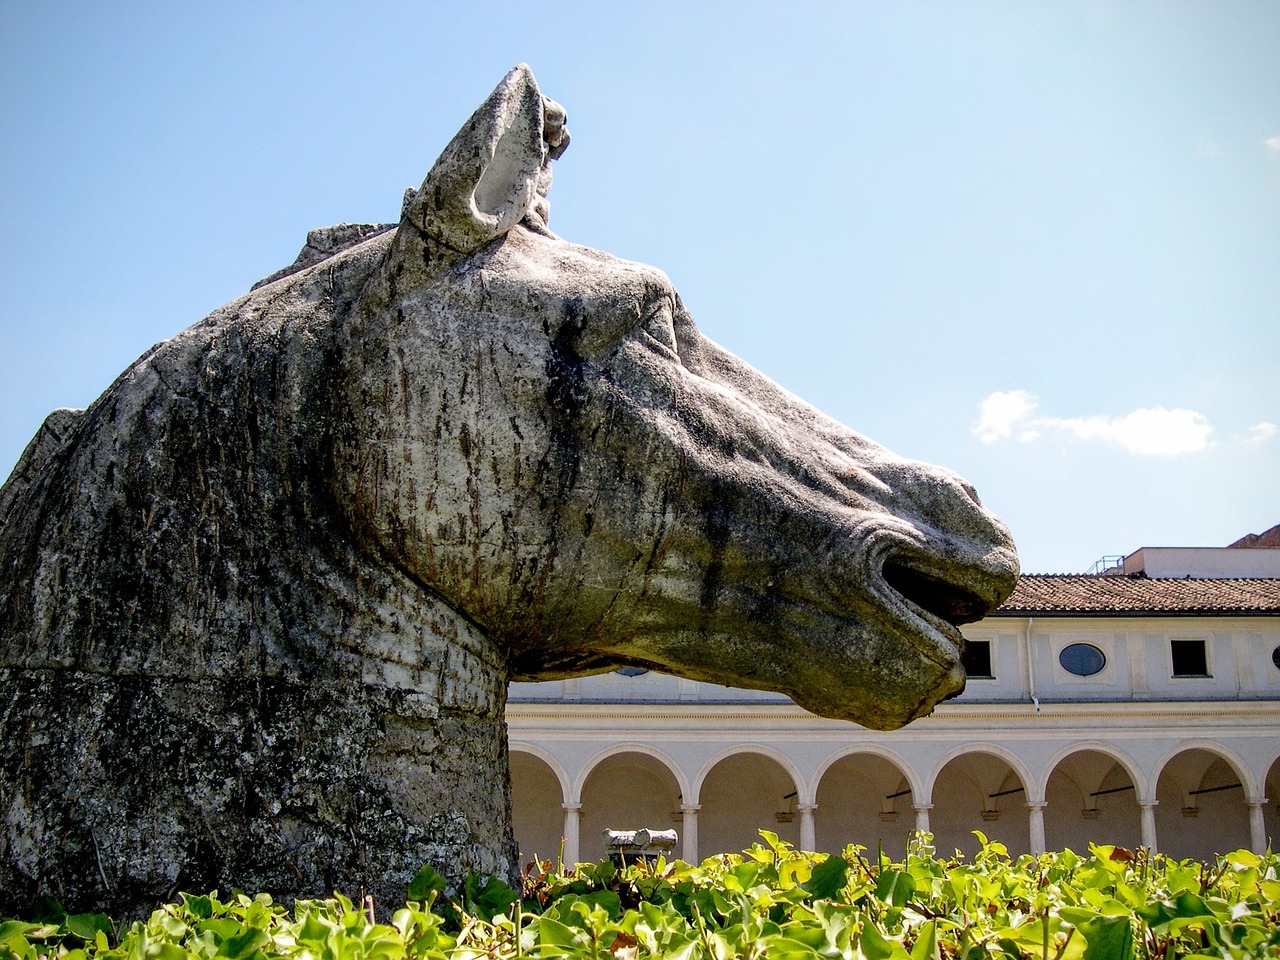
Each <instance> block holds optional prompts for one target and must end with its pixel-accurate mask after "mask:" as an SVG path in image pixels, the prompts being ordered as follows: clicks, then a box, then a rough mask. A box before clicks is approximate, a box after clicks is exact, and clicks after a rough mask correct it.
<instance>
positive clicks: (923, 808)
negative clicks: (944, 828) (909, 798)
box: [911, 803, 933, 833]
mask: <svg viewBox="0 0 1280 960" xmlns="http://www.w3.org/2000/svg"><path fill="white" fill-rule="evenodd" d="M911 807H912V809H913V810H915V812H916V832H917V833H928V832H929V811H930V810H932V809H933V804H932V803H913V804H912V805H911Z"/></svg>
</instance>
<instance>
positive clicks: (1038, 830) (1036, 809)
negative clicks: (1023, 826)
mask: <svg viewBox="0 0 1280 960" xmlns="http://www.w3.org/2000/svg"><path fill="white" fill-rule="evenodd" d="M1047 806H1048V804H1047V803H1045V802H1044V801H1043V800H1037V801H1028V802H1027V832H1028V834H1029V837H1030V840H1031V853H1032V854H1033V855H1035V856H1039V855H1040V854H1042V853H1044V850H1045V846H1044V808H1045V807H1047Z"/></svg>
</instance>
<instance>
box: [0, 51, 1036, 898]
mask: <svg viewBox="0 0 1280 960" xmlns="http://www.w3.org/2000/svg"><path fill="white" fill-rule="evenodd" d="M567 142H568V134H567V131H566V130H565V116H564V111H563V110H562V109H561V108H560V107H559V106H558V105H557V104H555V103H554V102H552V101H550V100H548V99H546V98H545V97H543V95H542V94H541V92H540V91H539V89H538V87H537V84H536V83H535V81H534V78H533V75H532V73H531V72H530V71H529V69H528V68H527V67H524V66H519V67H516V68H515V69H514V70H512V71H511V72H510V73H509V74H508V75H507V77H506V78H505V79H504V80H503V81H502V83H501V84H500V85H499V86H498V88H497V89H496V90H495V91H494V93H493V94H492V96H490V97H489V99H488V100H487V101H485V103H484V104H483V105H482V106H481V107H480V108H479V110H478V111H477V112H476V113H475V115H474V116H473V117H472V118H471V120H470V121H469V122H468V123H467V124H466V126H464V127H463V128H462V130H461V132H459V134H458V135H457V136H456V137H455V138H454V139H453V141H452V142H451V143H450V144H449V145H448V147H447V148H446V149H445V151H444V153H443V154H442V155H441V157H440V159H439V160H438V161H437V162H436V164H435V166H434V167H433V168H432V169H431V172H430V173H429V174H428V175H427V178H426V180H425V181H424V182H423V184H422V187H421V188H420V189H418V190H416V191H412V190H411V191H409V192H408V193H407V194H406V197H405V203H404V207H403V211H402V216H401V219H400V222H399V223H398V224H394V225H381V226H353V225H347V226H343V227H339V228H331V229H329V230H326V231H316V232H313V234H312V235H311V236H310V237H309V242H308V245H307V247H306V248H304V250H303V253H302V255H301V256H300V257H299V260H298V262H297V263H295V264H294V266H293V267H291V268H287V269H286V270H283V271H281V272H280V273H278V274H276V275H274V276H273V277H271V278H268V281H264V282H263V283H262V284H260V285H259V286H257V287H256V288H255V289H254V290H253V291H252V292H251V293H249V294H248V295H247V296H245V297H242V298H241V299H239V300H236V301H235V302H233V303H231V304H228V305H227V306H225V307H223V308H221V309H220V310H217V311H216V312H214V313H213V314H212V315H210V316H209V317H207V318H206V319H205V320H203V321H201V322H200V323H198V324H196V325H195V326H193V327H191V328H190V329H188V330H186V331H184V332H182V333H180V334H178V335H177V336H176V337H174V338H173V339H172V340H168V341H166V342H163V343H161V344H159V345H157V346H156V347H154V348H152V349H151V350H150V351H148V352H147V353H146V354H145V355H144V356H143V357H142V358H141V359H140V360H138V361H137V363H136V364H134V365H133V366H132V367H131V368H130V369H128V370H126V371H125V372H124V373H123V374H122V375H121V376H120V378H119V379H118V380H116V382H115V383H113V384H112V385H111V386H110V387H109V388H108V389H107V391H106V392H105V393H104V394H103V395H102V396H101V397H100V398H99V399H98V400H97V401H95V402H94V403H93V404H92V405H91V406H90V407H89V408H88V409H87V410H84V411H69V410H67V411H58V412H56V413H54V414H52V415H51V416H50V417H49V419H48V420H47V421H46V422H45V424H44V425H43V426H42V427H41V429H40V431H39V432H38V434H37V436H36V438H35V439H34V440H33V441H32V442H31V444H30V446H29V447H28V448H27V450H26V452H25V453H24V455H23V457H22V459H21V460H20V462H19V463H18V466H17V467H16V469H15V470H14V473H13V475H12V476H11V477H10V479H9V481H8V482H7V484H6V485H5V487H4V488H3V490H2V491H0V561H2V564H3V566H2V568H0V686H2V687H3V689H4V690H5V691H7V694H6V696H5V698H4V702H3V703H0V811H2V812H3V814H4V820H3V828H2V829H0V901H3V902H0V908H5V909H11V910H12V909H21V908H22V907H23V905H24V904H26V903H28V902H30V900H31V899H32V898H34V897H36V896H37V895H40V894H48V895H52V896H55V897H57V898H59V899H61V900H62V901H63V902H64V903H65V904H66V905H67V906H69V907H76V908H78V907H94V908H102V907H106V908H107V909H109V910H112V911H114V912H116V914H117V915H129V914H136V913H138V912H140V911H143V910H146V909H148V908H149V907H150V906H151V905H152V904H154V903H155V902H156V901H157V900H159V899H161V898H165V897H171V896H173V895H174V893H175V891H177V890H180V889H181V890H200V889H208V888H212V887H221V888H222V889H224V890H225V889H228V888H229V887H230V886H233V885H234V886H239V887H243V888H247V889H265V890H270V891H272V892H273V893H275V894H277V895H284V896H296V895H322V894H325V893H327V892H329V891H331V890H333V889H334V888H340V889H344V890H347V891H352V892H356V891H358V890H360V889H363V890H365V891H367V892H371V893H373V894H374V895H375V896H377V897H379V898H381V902H382V903H388V902H393V901H394V899H395V898H396V897H400V896H403V890H404V887H403V883H404V881H405V879H406V878H407V877H409V876H410V875H412V873H413V872H414V871H415V870H416V868H417V867H418V866H419V865H421V864H422V863H423V862H424V861H430V862H433V863H435V864H436V865H437V867H438V868H440V869H441V870H442V871H443V872H445V873H446V874H447V875H451V876H454V877H457V876H459V875H462V874H465V872H466V871H468V870H475V871H477V872H482V873H496V874H506V875H510V873H511V871H512V870H513V864H514V861H515V853H516V851H515V849H514V842H513V840H512V834H511V827H510V810H509V805H510V801H509V795H508V787H507V776H508V775H507V759H506V740H505V731H504V725H503V708H504V702H505V695H506V685H507V683H508V681H509V680H512V679H539V678H554V677H567V676H573V675H581V674H588V673H592V672H600V671H603V670H606V669H609V668H611V667H615V666H619V665H637V666H644V667H650V668H654V669H657V670H663V671H668V672H670V673H674V674H679V675H681V676H684V677H689V678H693V679H697V680H708V681H714V682H717V683H726V684H734V685H738V686H746V687H756V688H767V689H771V690H778V691H782V692H785V693H787V694H789V695H790V696H791V697H793V698H794V699H795V700H796V701H797V702H798V703H799V704H801V705H802V706H804V707H806V708H808V709H809V710H811V711H813V712H815V713H818V714H822V715H824V716H827V717H838V718H843V719H848V720H854V721H857V722H859V723H862V724H865V725H868V726H872V727H876V728H886V729H887V728H892V727H897V726H900V725H901V724H904V723H906V722H908V721H910V720H911V719H913V718H915V717H918V716H920V715H922V714H924V713H927V712H929V711H930V710H931V709H932V708H933V706H934V705H935V704H936V703H937V702H938V701H939V700H940V699H942V698H945V697H947V696H950V695H953V694H955V693H956V692H958V691H959V690H960V689H961V688H962V686H963V684H964V673H963V670H962V668H961V666H960V651H961V648H962V646H963V640H962V638H961V635H960V633H959V631H958V630H957V625H958V624H961V623H964V622H966V621H972V620H976V619H978V618H980V617H982V616H984V615H985V614H987V613H988V612H989V611H990V610H992V609H993V608H994V607H995V606H997V605H998V604H999V603H1000V602H1001V601H1002V600H1003V598H1004V597H1005V596H1006V595H1007V594H1008V593H1009V591H1010V590H1011V589H1012V588H1013V585H1014V581H1015V579H1016V576H1017V559H1016V554H1015V552H1014V547H1013V543H1012V541H1011V540H1010V538H1009V534H1008V533H1007V531H1006V530H1005V528H1004V526H1003V525H1002V524H1001V523H1000V522H999V521H998V520H996V519H995V518H994V517H993V516H992V515H991V514H990V513H988V512H987V511H986V510H985V509H983V507H982V506H981V504H980V503H979V501H978V498H977V496H976V495H975V493H974V491H973V489H972V488H971V487H970V486H969V485H968V484H966V483H965V482H964V481H963V480H961V479H959V478H958V477H956V476H954V475H952V474H951V473H948V472H947V471H945V470H942V469H939V468H937V467H932V466H927V465H925V464H923V463H919V462H916V461H912V460H905V459H901V458H899V457H897V456H895V455H893V454H892V453H890V452H888V451H887V450H885V449H883V448H882V447H879V446H877V445H876V444H874V443H872V442H870V441H869V440H867V439H865V438H863V437H861V436H859V435H858V434H856V433H854V432H853V431H851V430H849V429H847V428H845V427H843V426H841V425H840V424H838V423H836V422H834V421H832V420H830V419H828V418H827V417H825V416H823V415H822V414H821V413H819V412H818V411H816V410H814V409H812V408H811V407H809V406H807V405H806V404H804V403H803V402H801V401H800V400H799V399H797V398H796V397H794V396H792V395H791V394H789V393H787V392H786V391H785V390H783V389H781V388H780V387H778V386H777V385H775V384H774V383H772V382H770V381H769V380H768V379H766V378H765V377H764V376H762V375H761V374H759V373H758V372H756V371H755V370H753V369H752V368H750V367H749V366H747V365H746V364H744V363H743V362H742V361H740V360H738V359H737V358H735V357H734V356H732V355H731V354H729V353H727V352H726V351H725V350H723V349H722V348H720V347H718V346H716V345H715V344H714V343H712V342H710V341H709V340H707V339H706V338H705V337H703V336H702V335H701V334H700V333H699V332H698V330H697V329H696V327H695V326H694V324H693V320H692V319H691V317H690V316H689V314H688V313H687V311H686V310H685V308H684V307H683V305H682V304H681V302H680V298H679V296H678V295H677V294H676V292H675V290H674V289H673V288H672V286H671V283H670V281H669V280H668V279H667V277H666V276H665V275H664V274H663V273H662V272H661V271H659V270H656V269H654V268H652V267H647V266H642V265H639V264H635V263H629V262H627V261H624V260H620V259H617V258H615V257H612V256H609V255H608V254H605V253H601V252H599V251H596V250H590V249H587V248H585V247H580V246H576V245H574V244H572V243H568V242H566V241H564V240H562V239H560V238H558V237H556V236H555V235H554V234H552V233H551V232H550V231H549V230H548V228H547V226H546V219H547V201H546V193H547V189H548V188H549V186H550V161H551V160H552V159H553V158H555V157H557V156H558V155H559V153H560V151H562V150H563V149H564V147H565V146H566V145H567Z"/></svg>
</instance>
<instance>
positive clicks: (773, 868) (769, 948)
mask: <svg viewBox="0 0 1280 960" xmlns="http://www.w3.org/2000/svg"><path fill="white" fill-rule="evenodd" d="M761 838H762V840H763V842H762V843H757V844H755V845H753V846H752V847H751V848H750V849H749V850H747V851H745V852H744V853H742V854H735V855H727V856H717V857H713V858H711V859H708V860H706V861H704V862H703V863H702V864H701V865H699V866H692V865H690V864H686V863H683V862H681V861H672V862H666V861H665V860H662V859H658V860H657V861H652V862H650V861H640V862H638V863H633V864H627V865H624V866H622V867H621V868H619V867H617V866H615V865H614V864H612V863H610V862H608V861H605V862H602V863H597V864H578V865H576V866H575V867H573V868H564V867H553V866H552V865H551V864H549V863H543V864H534V865H531V868H530V870H529V871H528V876H526V879H525V883H524V889H523V890H522V891H519V892H517V891H515V890H513V889H512V888H511V887H509V886H507V885H506V884H505V883H502V882H501V881H499V880H494V879H489V880H481V879H480V878H476V877H472V878H470V879H469V880H468V881H467V882H466V883H465V884H463V886H462V887H461V889H457V890H449V889H447V886H446V883H445V881H444V879H443V878H442V877H440V876H439V875H438V874H436V873H435V872H434V871H433V870H431V869H430V868H429V867H424V868H423V869H422V871H421V872H419V874H418V875H417V876H416V877H415V878H414V880H413V882H412V883H411V884H410V887H409V890H408V900H407V902H406V903H405V904H404V905H403V906H401V907H399V908H398V909H395V910H394V911H393V912H392V913H391V915H390V917H389V918H385V919H384V922H379V920H378V916H377V911H376V910H375V905H374V904H373V903H372V902H370V901H368V900H366V901H363V902H355V901H352V900H351V899H348V898H347V897H345V896H343V895H341V894H335V895H334V896H333V897H332V898H331V899H327V900H309V901H298V902H296V903H295V904H294V905H293V908H292V910H287V909H285V908H284V907H283V906H281V905H279V904H276V903H274V902H273V901H272V900H271V898H270V897H269V896H267V895H266V894H258V895H257V896H255V897H250V896H248V895H246V894H243V893H238V892H237V893H233V894H231V895H230V896H227V897H225V898H223V897H222V896H220V895H219V894H218V893H216V892H214V893H210V894H207V895H200V896H194V895H190V894H183V895H182V896H181V900H180V902H177V903H171V904H168V905H166V906H164V907H162V908H161V909H159V910H156V911H155V912H154V913H153V914H152V915H151V917H150V919H149V920H147V921H146V922H141V921H139V922H136V923H134V924H132V925H130V926H127V927H124V928H123V929H117V927H116V926H115V925H114V924H113V923H112V922H111V921H110V920H109V919H108V918H107V917H105V916H102V915H100V914H75V915H67V914H65V913H64V912H62V911H60V910H58V909H56V908H54V907H51V908H50V912H49V915H47V916H42V917H37V918H35V919H33V920H6V921H3V922H0V956H6V957H15V958H20V960H37V958H61V960H90V958H95V960H115V958H119V960H143V958H156V960H187V958H192V960H273V958H293V960H402V958H405V960H408V958H422V960H479V958H502V960H506V958H517V957H528V958H561V957H563V958H600V960H630V958H640V957H668V958H674V960H704V958H705V960H729V958H739V957H741V958H749V960H754V958H766V957H767V958H771V960H811V958H827V957H831V958H835V957H840V958H850V960H853V958H859V960H944V958H945V960H951V958H959V960H976V958H988V957H990V958H1036V960H1131V958H1132V960H1173V958H1179V957H1185V958H1205V957H1213V958H1255V957H1257V958H1264V957H1269V958H1280V877H1278V873H1280V857H1277V856H1276V855H1274V854H1271V853H1268V854H1267V855H1265V856H1258V855H1257V854H1253V853H1249V852H1248V851H1238V852H1236V853H1233V854H1229V855H1227V856H1224V857H1221V858H1219V859H1218V861H1217V862H1216V863H1214V864H1212V865H1206V864H1201V863H1199V862H1195V861H1175V860H1170V859H1168V858H1166V857H1162V856H1159V855H1155V856H1152V855H1149V854H1148V853H1147V852H1146V851H1144V850H1139V851H1137V852H1136V853H1134V852H1131V851H1128V850H1125V849H1123V848H1117V847H1110V846H1093V847H1091V848H1090V851H1089V854H1088V856H1080V855H1077V854H1075V853H1072V852H1071V851H1069V850H1066V851H1063V852H1061V853H1048V854H1042V855H1039V856H1022V857H1018V858H1016V859H1015V858H1011V857H1009V856H1008V853H1007V851H1006V850H1005V848H1004V847H1003V846H1002V845H1001V844H999V843H995V842H989V841H987V839H986V838H985V837H982V835H981V834H979V839H980V840H981V841H982V850H981V852H980V853H979V854H978V855H977V856H976V857H974V858H973V859H972V860H965V859H963V858H959V857H953V858H944V857H938V856H937V855H936V854H935V852H934V850H933V848H932V847H931V846H930V845H929V839H930V838H929V837H928V835H927V834H925V835H919V836H916V837H915V838H914V839H913V840H912V841H911V843H910V844H909V846H908V849H907V851H906V855H905V857H904V858H903V860H902V861H900V862H897V861H892V860H890V859H889V858H888V857H886V856H884V855H883V854H880V855H878V856H876V857H875V858H874V859H871V858H869V857H868V856H867V855H866V853H865V851H864V850H863V848H861V847H855V846H850V847H846V848H845V850H844V851H843V853H841V854H838V855H827V854H821V853H817V854H814V853H804V852H801V851H798V850H795V849H793V848H792V847H791V846H790V845H788V844H786V843H784V842H782V841H780V840H779V839H778V838H777V836H775V835H774V834H771V833H768V832H765V831H762V832H761ZM378 906H379V909H381V908H382V906H383V905H378ZM385 920H389V922H385Z"/></svg>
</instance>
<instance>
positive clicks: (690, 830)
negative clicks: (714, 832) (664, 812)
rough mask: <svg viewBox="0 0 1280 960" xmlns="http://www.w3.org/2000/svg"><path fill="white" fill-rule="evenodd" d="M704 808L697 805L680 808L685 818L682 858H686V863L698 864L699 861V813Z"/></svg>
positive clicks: (682, 828) (687, 804)
mask: <svg viewBox="0 0 1280 960" xmlns="http://www.w3.org/2000/svg"><path fill="white" fill-rule="evenodd" d="M701 809H702V806H701V805H700V804H697V803H686V804H682V805H681V807H680V813H681V815H682V817H683V822H682V823H681V832H682V833H683V837H682V844H683V845H682V846H681V848H680V850H681V856H682V857H684V862H685V863H692V864H697V863H700V862H701V861H699V860H698V811H699V810H701Z"/></svg>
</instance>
